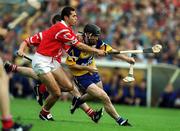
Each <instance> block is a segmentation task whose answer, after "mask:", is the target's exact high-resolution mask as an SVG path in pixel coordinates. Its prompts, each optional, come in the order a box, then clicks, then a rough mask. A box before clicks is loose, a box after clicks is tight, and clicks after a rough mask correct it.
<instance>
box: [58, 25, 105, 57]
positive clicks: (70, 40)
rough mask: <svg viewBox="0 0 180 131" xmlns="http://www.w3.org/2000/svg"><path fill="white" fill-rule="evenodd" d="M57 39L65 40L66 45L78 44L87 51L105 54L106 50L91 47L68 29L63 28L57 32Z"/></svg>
mask: <svg viewBox="0 0 180 131" xmlns="http://www.w3.org/2000/svg"><path fill="white" fill-rule="evenodd" d="M55 39H57V40H59V41H61V42H63V43H64V44H65V45H69V46H76V47H77V48H78V49H80V50H82V51H85V52H91V53H95V54H98V55H101V56H104V55H105V51H103V50H98V49H96V48H93V47H90V46H88V45H86V44H84V43H82V42H80V41H79V40H78V39H77V36H75V35H74V34H72V33H71V32H70V31H69V30H68V29H63V30H60V31H59V32H58V33H56V35H55Z"/></svg>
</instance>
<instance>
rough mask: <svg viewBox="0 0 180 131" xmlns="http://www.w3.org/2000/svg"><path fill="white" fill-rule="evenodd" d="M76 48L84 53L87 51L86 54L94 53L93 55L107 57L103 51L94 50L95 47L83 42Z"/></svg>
mask: <svg viewBox="0 0 180 131" xmlns="http://www.w3.org/2000/svg"><path fill="white" fill-rule="evenodd" d="M76 47H77V48H78V49H80V50H82V51H86V52H92V53H95V54H97V55H100V56H103V55H105V51H103V50H98V49H96V48H93V47H90V46H88V45H86V44H84V43H82V42H79V43H78V44H77V45H76Z"/></svg>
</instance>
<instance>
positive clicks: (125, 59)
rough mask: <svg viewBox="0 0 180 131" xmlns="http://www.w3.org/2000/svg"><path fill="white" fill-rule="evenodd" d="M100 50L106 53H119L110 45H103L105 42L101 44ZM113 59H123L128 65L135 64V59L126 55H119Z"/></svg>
mask: <svg viewBox="0 0 180 131" xmlns="http://www.w3.org/2000/svg"><path fill="white" fill-rule="evenodd" d="M100 49H101V50H105V51H106V52H112V51H117V50H116V49H113V48H112V47H111V46H110V45H108V44H106V43H103V42H102V43H101V46H100ZM113 57H115V58H118V59H121V60H123V61H126V62H128V63H132V64H134V63H135V60H134V58H132V57H128V56H126V55H122V54H117V55H113Z"/></svg>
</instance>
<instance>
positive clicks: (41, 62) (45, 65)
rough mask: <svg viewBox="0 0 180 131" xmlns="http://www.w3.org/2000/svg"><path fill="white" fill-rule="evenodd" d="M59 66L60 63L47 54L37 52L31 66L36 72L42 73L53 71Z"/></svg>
mask: <svg viewBox="0 0 180 131" xmlns="http://www.w3.org/2000/svg"><path fill="white" fill-rule="evenodd" d="M59 67H61V65H60V63H59V62H58V61H57V60H56V59H53V58H52V57H49V56H44V55H41V54H39V53H35V55H34V56H33V59H32V68H33V70H34V71H35V72H36V74H44V73H48V72H51V71H54V70H56V69H58V68H59Z"/></svg>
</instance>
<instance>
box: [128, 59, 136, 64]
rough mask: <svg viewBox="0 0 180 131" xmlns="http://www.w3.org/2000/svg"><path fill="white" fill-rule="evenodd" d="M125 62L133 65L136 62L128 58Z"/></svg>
mask: <svg viewBox="0 0 180 131" xmlns="http://www.w3.org/2000/svg"><path fill="white" fill-rule="evenodd" d="M127 62H128V63H130V64H134V63H135V62H136V61H135V59H134V58H133V57H129V58H128V59H127Z"/></svg>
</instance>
